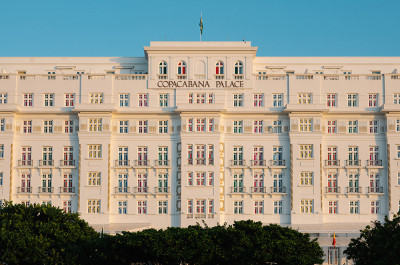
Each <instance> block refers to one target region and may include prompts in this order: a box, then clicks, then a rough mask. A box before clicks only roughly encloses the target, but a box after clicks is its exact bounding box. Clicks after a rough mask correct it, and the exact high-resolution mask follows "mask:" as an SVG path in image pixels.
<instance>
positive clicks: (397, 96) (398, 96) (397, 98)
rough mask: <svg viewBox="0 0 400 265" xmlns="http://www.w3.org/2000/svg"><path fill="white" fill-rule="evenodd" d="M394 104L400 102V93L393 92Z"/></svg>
mask: <svg viewBox="0 0 400 265" xmlns="http://www.w3.org/2000/svg"><path fill="white" fill-rule="evenodd" d="M393 104H396V105H397V104H400V93H394V94H393Z"/></svg>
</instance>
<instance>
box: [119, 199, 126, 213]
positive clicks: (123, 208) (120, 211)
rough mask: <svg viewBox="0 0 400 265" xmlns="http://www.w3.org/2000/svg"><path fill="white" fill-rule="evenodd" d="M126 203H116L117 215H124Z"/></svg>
mask: <svg viewBox="0 0 400 265" xmlns="http://www.w3.org/2000/svg"><path fill="white" fill-rule="evenodd" d="M127 204H128V202H127V201H118V214H126V208H127Z"/></svg>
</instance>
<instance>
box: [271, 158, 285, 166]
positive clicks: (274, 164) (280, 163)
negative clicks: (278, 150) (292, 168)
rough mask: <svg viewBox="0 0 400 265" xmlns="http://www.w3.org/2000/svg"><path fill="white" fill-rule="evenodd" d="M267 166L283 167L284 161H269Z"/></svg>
mask: <svg viewBox="0 0 400 265" xmlns="http://www.w3.org/2000/svg"><path fill="white" fill-rule="evenodd" d="M269 165H270V166H273V167H284V166H285V160H275V159H274V160H269Z"/></svg>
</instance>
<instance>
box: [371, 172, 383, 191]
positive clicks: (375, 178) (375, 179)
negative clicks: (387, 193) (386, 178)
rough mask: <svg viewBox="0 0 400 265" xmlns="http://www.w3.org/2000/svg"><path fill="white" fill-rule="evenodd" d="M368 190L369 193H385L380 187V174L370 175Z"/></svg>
mask: <svg viewBox="0 0 400 265" xmlns="http://www.w3.org/2000/svg"><path fill="white" fill-rule="evenodd" d="M368 189H369V190H368V192H369V193H382V192H383V191H382V190H381V187H380V180H379V174H377V173H370V174H369V188H368Z"/></svg>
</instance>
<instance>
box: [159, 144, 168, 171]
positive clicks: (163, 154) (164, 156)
mask: <svg viewBox="0 0 400 265" xmlns="http://www.w3.org/2000/svg"><path fill="white" fill-rule="evenodd" d="M168 161H169V160H168V147H167V146H159V147H158V165H159V166H162V165H164V166H167V165H168Z"/></svg>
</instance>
